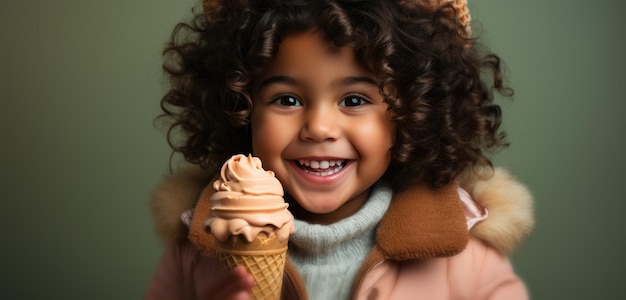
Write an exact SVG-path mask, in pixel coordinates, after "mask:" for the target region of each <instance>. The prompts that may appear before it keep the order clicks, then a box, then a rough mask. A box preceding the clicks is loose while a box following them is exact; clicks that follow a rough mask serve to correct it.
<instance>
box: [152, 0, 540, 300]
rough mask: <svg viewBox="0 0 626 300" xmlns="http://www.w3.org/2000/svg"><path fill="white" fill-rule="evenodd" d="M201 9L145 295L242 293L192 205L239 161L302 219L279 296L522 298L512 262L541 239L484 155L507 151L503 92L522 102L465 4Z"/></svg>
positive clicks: (242, 277) (270, 3)
mask: <svg viewBox="0 0 626 300" xmlns="http://www.w3.org/2000/svg"><path fill="white" fill-rule="evenodd" d="M202 8H203V9H202V13H200V14H198V15H197V16H196V17H195V19H194V21H193V22H190V23H188V24H180V25H178V27H177V28H176V29H175V31H174V34H173V36H172V41H171V43H170V44H168V46H167V48H166V49H165V51H164V56H165V58H166V62H165V64H164V68H165V71H166V73H167V74H168V75H169V78H170V84H171V89H170V91H169V92H168V93H167V94H166V95H165V97H164V98H163V99H162V108H163V110H164V117H165V118H166V119H168V120H170V121H171V122H172V123H171V127H170V130H169V131H168V140H169V141H170V144H171V145H172V147H173V149H174V150H175V151H177V152H180V153H182V154H183V155H184V157H185V159H186V160H187V161H188V162H189V163H190V165H191V166H190V167H183V168H181V169H179V170H176V172H174V173H173V174H172V175H170V176H168V177H166V178H165V180H164V181H163V183H162V184H161V185H160V186H159V187H158V188H157V190H156V192H155V194H154V199H153V202H152V208H153V213H154V215H155V218H156V220H157V226H158V227H157V228H158V232H159V234H160V235H161V237H162V238H163V240H164V241H165V243H166V245H167V246H166V250H165V252H164V254H163V258H162V260H161V262H160V263H159V265H158V267H157V270H156V274H155V277H154V279H153V281H152V283H151V285H150V287H149V288H148V291H147V294H146V298H148V299H246V297H247V296H248V292H249V291H250V289H251V287H252V285H253V284H254V282H253V279H252V278H251V276H250V275H249V274H247V273H246V270H245V269H244V268H243V267H238V268H235V269H234V270H233V271H231V272H229V273H224V272H222V271H221V269H220V267H219V264H218V262H217V259H216V258H215V256H214V255H213V254H214V248H213V247H214V245H215V241H214V240H213V239H212V237H211V236H210V234H208V233H206V232H205V231H204V230H203V228H202V223H203V222H204V220H205V219H206V217H207V208H206V207H207V203H206V202H205V201H204V200H201V201H198V199H199V195H200V192H201V191H202V190H203V189H204V187H205V186H206V185H207V184H209V183H210V182H211V181H212V179H214V178H215V175H216V174H217V172H218V170H219V168H220V167H221V165H222V163H223V162H224V161H226V160H227V159H228V158H229V157H230V156H232V155H234V154H240V153H242V154H246V155H247V154H252V155H254V156H257V157H259V158H260V159H261V160H262V162H263V167H264V168H265V169H267V170H272V171H274V172H275V174H276V177H277V178H278V179H279V180H280V181H281V183H282V184H283V187H284V189H285V192H286V196H285V198H286V200H287V202H288V203H289V205H290V206H289V209H290V211H291V212H292V213H293V215H294V216H295V218H296V223H295V225H296V233H295V234H294V235H293V236H292V237H291V238H290V244H289V250H288V262H287V264H286V266H285V275H284V282H283V292H282V294H283V299H430V300H432V299H507V300H509V299H526V298H527V297H528V295H527V292H526V288H525V286H524V284H523V283H522V281H521V280H520V279H519V278H518V277H517V276H516V275H515V274H514V271H513V269H512V267H511V264H510V262H509V260H508V258H507V255H509V254H510V253H512V251H513V250H514V249H515V248H516V247H518V246H519V244H520V243H521V241H522V240H523V239H524V238H525V237H526V236H527V235H528V234H529V232H530V231H531V230H532V227H533V217H532V202H531V201H532V200H531V196H530V194H529V193H528V191H527V190H526V189H525V188H524V186H523V185H521V184H520V183H518V182H516V181H515V179H513V178H512V177H511V176H510V175H508V174H507V173H506V172H505V171H503V170H502V169H498V168H495V169H494V168H492V166H491V162H490V160H489V159H488V158H487V157H486V155H485V152H486V151H490V150H495V149H497V148H499V147H502V146H506V142H505V141H504V134H503V133H502V131H501V130H500V129H499V125H500V122H501V115H500V108H499V107H498V106H497V105H496V104H494V103H492V100H493V95H492V90H493V89H495V90H497V91H499V92H502V93H504V94H509V93H510V90H509V89H508V88H507V87H506V86H505V85H504V83H503V80H502V76H501V72H500V64H499V59H498V57H497V56H495V55H482V54H481V53H480V51H478V49H477V48H478V47H477V45H476V42H475V41H474V40H473V39H472V38H471V30H470V28H469V22H470V16H469V14H468V11H467V4H466V3H465V1H446V0H441V1H436V0H376V1H374V0H326V1H320V0H308V1H307V0H298V1H296V0H289V1H286V0H282V1H281V0H254V1H252V0H250V1H248V0H234V1H225V0H224V1H216V0H205V1H204V2H203V6H202ZM203 199H204V198H203ZM193 208H195V211H194V210H190V209H193ZM192 212H193V213H192ZM181 215H182V221H181Z"/></svg>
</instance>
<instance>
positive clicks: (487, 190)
mask: <svg viewBox="0 0 626 300" xmlns="http://www.w3.org/2000/svg"><path fill="white" fill-rule="evenodd" d="M210 180H211V175H210V174H206V173H205V172H203V171H201V170H200V169H198V168H197V167H187V168H182V169H180V170H178V171H177V172H175V173H174V174H171V175H168V176H166V177H165V178H164V179H163V181H162V182H161V184H160V185H159V186H158V187H157V189H156V190H155V192H154V194H153V197H152V200H151V207H152V212H153V215H154V217H155V221H156V228H157V232H158V234H159V236H160V237H161V239H162V240H163V241H164V242H171V241H174V240H179V239H185V238H187V236H188V234H189V237H190V238H191V239H192V240H193V241H194V243H196V244H197V243H208V244H205V245H203V246H201V247H200V248H204V249H209V248H212V247H211V244H212V240H211V239H210V238H208V239H206V238H205V237H203V236H202V234H203V233H201V232H199V231H197V230H193V229H192V230H191V232H188V230H187V228H186V227H185V226H184V224H183V223H182V222H181V221H180V215H181V213H182V212H184V211H185V210H187V209H189V208H193V207H196V213H195V214H194V218H193V220H192V222H193V223H192V228H193V227H194V226H198V225H201V224H200V223H201V222H202V221H203V218H204V216H203V215H206V213H200V211H198V209H201V210H202V209H203V208H202V206H203V204H202V203H200V202H198V199H199V198H200V193H201V192H202V190H203V189H204V187H205V186H206V185H207V184H208V183H210ZM458 183H459V185H460V186H461V187H463V188H464V189H466V190H467V191H468V192H469V193H470V194H471V195H472V197H473V198H474V200H476V201H477V202H478V203H480V204H481V205H482V206H483V207H485V208H487V209H488V210H489V218H488V219H487V220H485V221H483V222H481V223H478V224H477V225H476V226H474V227H473V228H472V230H471V232H470V235H472V236H474V237H477V238H479V239H481V240H484V241H485V242H487V243H489V244H491V245H492V246H494V247H495V248H496V249H498V250H499V251H500V252H502V253H504V254H510V253H511V252H512V251H514V250H515V249H516V248H517V247H519V245H520V244H521V242H522V241H523V240H524V239H525V238H526V237H527V236H528V235H529V234H530V232H531V231H532V229H533V227H534V219H533V203H532V201H533V200H532V196H531V195H530V193H529V192H528V190H527V189H526V187H524V186H523V185H522V184H520V183H519V182H517V181H516V180H515V179H514V178H513V177H512V176H511V175H510V174H509V173H508V172H506V171H505V170H503V169H499V168H496V169H495V170H491V169H488V168H484V169H478V170H476V172H467V173H465V174H463V175H462V176H460V177H459V180H458ZM415 199H420V201H415ZM458 199H459V198H458V194H457V192H456V188H455V186H454V185H449V186H447V187H444V188H441V189H438V190H432V189H429V188H427V187H423V186H417V187H414V188H411V189H409V190H407V191H405V192H403V193H400V194H397V195H394V199H393V201H392V205H391V206H390V208H389V210H388V211H387V214H386V216H385V217H384V219H383V221H381V223H380V225H379V228H378V233H377V244H378V245H379V246H380V249H381V251H382V252H383V254H384V255H385V256H386V257H388V258H392V259H397V260H403V259H409V258H428V257H436V256H449V255H453V254H455V253H457V252H460V251H461V250H463V248H464V247H465V244H466V243H467V240H468V238H469V236H468V234H467V229H466V223H465V217H464V213H463V207H462V205H461V203H460V201H459V200H458ZM196 205H198V206H196ZM206 206H207V207H206V209H208V203H206ZM207 212H208V211H207ZM450 220H452V221H450ZM444 221H445V222H444ZM203 241H204V242H203Z"/></svg>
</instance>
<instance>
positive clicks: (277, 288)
mask: <svg viewBox="0 0 626 300" xmlns="http://www.w3.org/2000/svg"><path fill="white" fill-rule="evenodd" d="M217 253H218V257H219V260H220V262H221V264H222V268H223V269H224V270H231V269H232V268H234V267H235V266H237V265H243V266H245V267H246V269H247V270H248V272H249V273H250V274H251V275H252V276H253V277H254V280H255V284H254V286H253V287H252V295H251V296H252V299H256V300H278V299H280V294H281V288H282V283H283V270H284V267H285V258H286V253H287V240H284V241H279V239H278V237H277V236H276V235H275V234H274V233H271V234H269V235H268V234H266V233H264V232H261V233H259V235H258V236H257V237H256V238H255V239H254V240H253V241H252V242H248V241H247V240H246V239H245V238H244V237H243V236H239V235H234V236H230V237H229V238H228V239H227V240H226V241H224V242H218V244H217Z"/></svg>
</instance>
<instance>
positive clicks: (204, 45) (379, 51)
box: [160, 0, 512, 190]
mask: <svg viewBox="0 0 626 300" xmlns="http://www.w3.org/2000/svg"><path fill="white" fill-rule="evenodd" d="M214 2H219V1H214ZM405 2H407V1H397V0H396V1H391V0H385V1H367V0H327V1H320V0H313V1H306V0H302V1H294V0H289V1H284V0H283V1H280V0H255V1H252V0H250V1H245V0H236V1H222V3H221V4H219V5H220V6H215V7H211V8H210V9H207V8H205V10H204V12H205V13H206V15H205V14H204V13H203V14H196V16H195V17H194V19H193V20H192V21H191V22H189V23H180V24H178V25H177V27H176V28H175V29H174V32H173V33H172V36H171V40H170V42H169V43H168V44H167V45H166V48H165V50H164V52H163V56H164V64H163V68H164V70H165V72H166V74H167V75H168V76H169V83H170V87H171V88H170V90H169V92H167V94H166V95H165V96H164V97H163V98H162V100H161V108H162V110H163V112H164V113H163V114H162V115H161V116H160V117H163V118H166V119H168V120H170V121H171V123H170V127H169V130H168V134H167V137H168V142H169V143H170V146H171V147H172V148H173V150H174V151H175V152H180V153H182V154H183V155H184V158H185V159H186V160H187V161H189V162H191V163H195V164H199V165H201V166H203V167H205V168H209V169H212V170H215V169H216V168H218V167H219V165H221V163H223V161H225V160H226V159H228V158H229V157H230V156H231V155H233V154H236V153H249V152H251V150H252V149H251V134H250V124H249V115H250V112H251V110H252V101H251V99H250V95H251V92H252V91H251V89H252V86H253V84H254V80H255V79H256V78H258V77H259V76H260V75H261V74H262V73H263V71H264V69H265V68H266V66H267V65H268V64H269V63H270V62H271V61H272V59H273V57H274V56H275V55H276V53H277V49H278V47H279V45H280V43H281V42H282V40H283V39H284V38H285V36H287V35H288V34H290V33H292V32H300V31H305V30H308V29H317V30H319V31H321V32H322V33H324V34H325V36H326V37H327V38H328V39H329V40H330V41H332V42H333V43H334V44H336V45H337V46H349V47H352V48H353V49H354V50H355V54H356V56H357V58H358V59H359V61H360V62H361V63H362V64H363V66H365V67H366V68H367V69H368V70H370V71H371V72H373V73H374V74H377V75H378V78H379V79H380V91H381V93H382V94H383V95H384V97H385V101H386V102H387V103H388V105H389V108H388V109H389V110H390V111H391V112H392V115H393V120H392V121H393V122H394V123H395V125H396V128H397V129H396V131H397V132H396V137H395V144H394V146H393V148H392V149H391V151H392V162H391V164H390V166H389V169H388V170H387V172H386V173H385V175H384V177H385V178H386V179H387V180H388V181H389V182H390V184H392V186H393V188H394V189H396V190H401V189H404V188H406V187H408V186H410V185H413V184H416V183H418V182H425V183H427V184H429V185H431V186H433V187H438V186H442V185H445V184H447V183H449V182H450V181H452V180H454V178H456V177H457V176H458V175H459V174H460V173H461V172H462V171H463V170H465V169H467V168H470V167H472V166H477V165H491V162H490V160H489V158H488V157H487V156H486V155H485V152H486V151H491V150H495V149H497V148H499V147H503V146H507V143H506V141H505V134H504V132H503V131H501V130H500V129H499V127H500V124H501V111H500V107H499V106H498V105H496V104H494V103H493V92H492V91H493V90H494V89H495V90H497V91H498V92H500V93H501V94H505V95H511V94H512V90H511V89H510V88H508V87H507V86H505V85H504V82H503V76H502V72H501V68H500V59H499V58H498V56H496V55H494V54H488V55H482V54H481V53H480V51H478V50H477V48H478V47H477V46H476V45H477V44H476V43H475V41H473V40H471V39H468V38H465V37H464V36H463V35H462V34H460V32H463V28H462V26H463V25H462V24H460V23H459V21H458V20H457V19H456V18H455V11H454V8H453V7H452V6H451V5H446V6H442V7H439V8H435V9H433V8H429V7H424V6H420V5H405V4H404V3H405ZM177 138H178V140H179V141H180V142H179V143H177V142H175V141H176V140H177Z"/></svg>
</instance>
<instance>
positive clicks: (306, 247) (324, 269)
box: [288, 184, 392, 300]
mask: <svg viewBox="0 0 626 300" xmlns="http://www.w3.org/2000/svg"><path fill="white" fill-rule="evenodd" d="M391 194H392V193H391V189H390V188H389V187H387V186H384V185H380V184H379V185H375V186H374V188H373V190H372V193H371V195H370V197H369V199H368V200H367V201H366V202H365V204H364V205H363V207H361V209H360V210H359V211H357V212H356V213H355V214H354V215H352V216H350V217H349V218H346V219H343V220H341V221H339V222H336V223H333V224H330V225H319V224H309V223H307V222H304V221H300V220H295V227H296V232H295V234H293V235H292V236H291V237H290V239H289V242H290V245H289V252H288V256H289V258H290V259H291V261H292V262H293V264H294V265H295V266H296V268H297V269H298V271H299V272H300V275H302V278H303V280H304V283H305V285H306V288H307V292H308V295H309V299H311V300H316V299H323V300H327V299H338V300H340V299H348V297H350V291H351V288H352V285H353V283H354V279H355V276H356V274H357V272H358V271H359V268H360V267H361V265H362V263H363V260H364V259H365V257H366V256H367V254H369V252H370V250H371V249H372V247H373V245H374V235H375V229H376V226H377V225H378V223H379V222H380V220H381V219H382V217H383V215H384V214H385V212H386V211H387V208H388V207H389V203H390V202H391Z"/></svg>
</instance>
